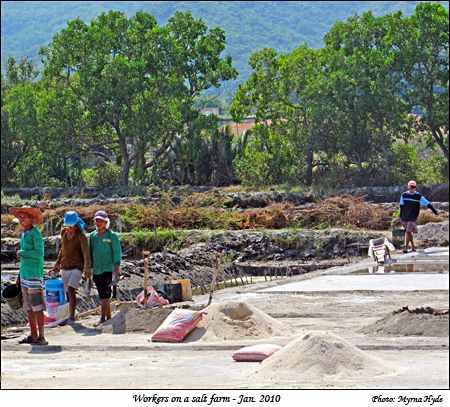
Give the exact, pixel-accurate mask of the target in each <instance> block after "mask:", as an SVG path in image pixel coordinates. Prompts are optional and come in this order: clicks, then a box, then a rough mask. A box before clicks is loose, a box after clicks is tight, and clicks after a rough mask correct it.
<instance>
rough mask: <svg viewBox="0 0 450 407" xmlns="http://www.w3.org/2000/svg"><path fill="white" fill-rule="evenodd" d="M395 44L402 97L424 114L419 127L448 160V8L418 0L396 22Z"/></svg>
mask: <svg viewBox="0 0 450 407" xmlns="http://www.w3.org/2000/svg"><path fill="white" fill-rule="evenodd" d="M396 34H397V35H395V36H394V40H393V41H394V44H395V46H396V47H398V49H399V57H398V66H399V67H400V68H401V69H402V73H403V75H404V82H405V85H406V86H405V100H406V101H407V102H408V103H409V106H410V107H411V108H416V109H417V108H418V110H419V111H420V112H421V113H422V114H423V115H422V116H421V120H420V123H419V129H418V130H419V131H421V132H422V134H429V135H430V138H429V139H428V140H427V141H428V142H429V143H430V144H434V143H436V144H437V145H438V146H439V148H440V149H441V151H442V153H443V155H444V157H445V158H446V160H447V176H448V168H449V167H448V162H449V146H448V129H449V124H448V118H449V111H448V106H449V96H448V78H449V71H448V62H449V59H448V49H449V15H448V10H447V9H446V8H445V7H444V6H442V5H440V4H438V3H420V4H418V5H417V7H416V12H415V13H414V14H412V15H411V16H410V17H408V18H406V19H404V20H403V21H402V24H401V25H398V26H397V31H396Z"/></svg>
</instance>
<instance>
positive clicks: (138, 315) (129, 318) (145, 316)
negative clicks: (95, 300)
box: [99, 304, 173, 334]
mask: <svg viewBox="0 0 450 407" xmlns="http://www.w3.org/2000/svg"><path fill="white" fill-rule="evenodd" d="M172 311H173V310H172V309H168V308H159V307H155V308H146V309H141V308H136V307H135V306H134V305H131V304H122V305H121V306H120V309H119V312H118V313H117V314H116V315H114V316H113V317H112V318H111V319H110V320H109V321H106V322H105V323H103V324H101V326H100V327H99V328H100V329H101V330H102V332H105V333H113V334H123V333H126V332H145V333H149V334H152V333H153V332H155V331H156V330H157V329H158V328H159V326H160V325H161V324H162V322H163V321H164V320H165V319H166V318H167V316H168V315H169V314H170V313H171V312H172Z"/></svg>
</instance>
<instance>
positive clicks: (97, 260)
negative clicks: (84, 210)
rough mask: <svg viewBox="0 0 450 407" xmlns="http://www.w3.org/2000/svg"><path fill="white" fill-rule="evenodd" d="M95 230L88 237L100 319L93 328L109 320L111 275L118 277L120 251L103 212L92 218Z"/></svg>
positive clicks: (118, 243)
mask: <svg viewBox="0 0 450 407" xmlns="http://www.w3.org/2000/svg"><path fill="white" fill-rule="evenodd" d="M94 223H95V228H96V230H94V231H93V232H92V233H91V234H90V235H89V251H90V254H91V261H92V273H93V278H94V283H95V286H96V287H97V291H98V295H99V297H100V300H101V313H102V315H101V317H100V321H98V322H97V323H96V324H95V326H98V325H99V324H101V323H103V322H105V321H106V320H108V319H111V304H110V298H111V292H112V290H111V285H112V283H113V281H112V280H113V274H114V277H115V278H116V279H117V278H118V277H119V275H120V260H121V259H122V249H121V247H120V242H119V238H118V236H117V234H116V233H114V232H113V231H112V230H110V229H109V224H110V221H109V218H108V215H107V214H106V212H105V211H98V212H96V214H95V216H94Z"/></svg>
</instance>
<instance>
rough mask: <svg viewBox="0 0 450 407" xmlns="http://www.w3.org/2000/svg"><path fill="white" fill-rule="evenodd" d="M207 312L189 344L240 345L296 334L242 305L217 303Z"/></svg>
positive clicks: (190, 338)
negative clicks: (234, 342) (247, 341)
mask: <svg viewBox="0 0 450 407" xmlns="http://www.w3.org/2000/svg"><path fill="white" fill-rule="evenodd" d="M204 311H205V312H206V314H205V315H204V316H203V320H202V321H200V323H199V324H198V325H197V328H196V329H194V331H192V332H191V333H190V334H189V336H188V337H187V338H186V340H187V341H189V342H193V341H198V340H200V341H203V342H218V341H239V340H248V339H262V338H270V337H272V336H289V335H292V334H293V333H294V331H293V330H292V329H291V328H289V327H287V326H286V325H284V324H283V323H281V322H279V321H277V320H276V319H274V318H272V317H271V316H269V315H267V314H265V313H264V312H263V311H261V310H259V309H257V308H255V307H253V306H251V305H249V304H247V303H245V302H242V301H227V302H221V303H214V304H211V305H210V306H209V307H208V308H206V309H205V310H204Z"/></svg>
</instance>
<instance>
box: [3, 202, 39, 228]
mask: <svg viewBox="0 0 450 407" xmlns="http://www.w3.org/2000/svg"><path fill="white" fill-rule="evenodd" d="M9 213H10V214H11V215H14V216H15V217H17V215H18V214H19V213H27V214H29V215H30V216H31V217H32V218H33V224H34V225H39V224H40V223H42V221H43V216H42V212H41V211H40V210H39V209H38V208H32V207H31V206H22V207H15V208H9Z"/></svg>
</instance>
